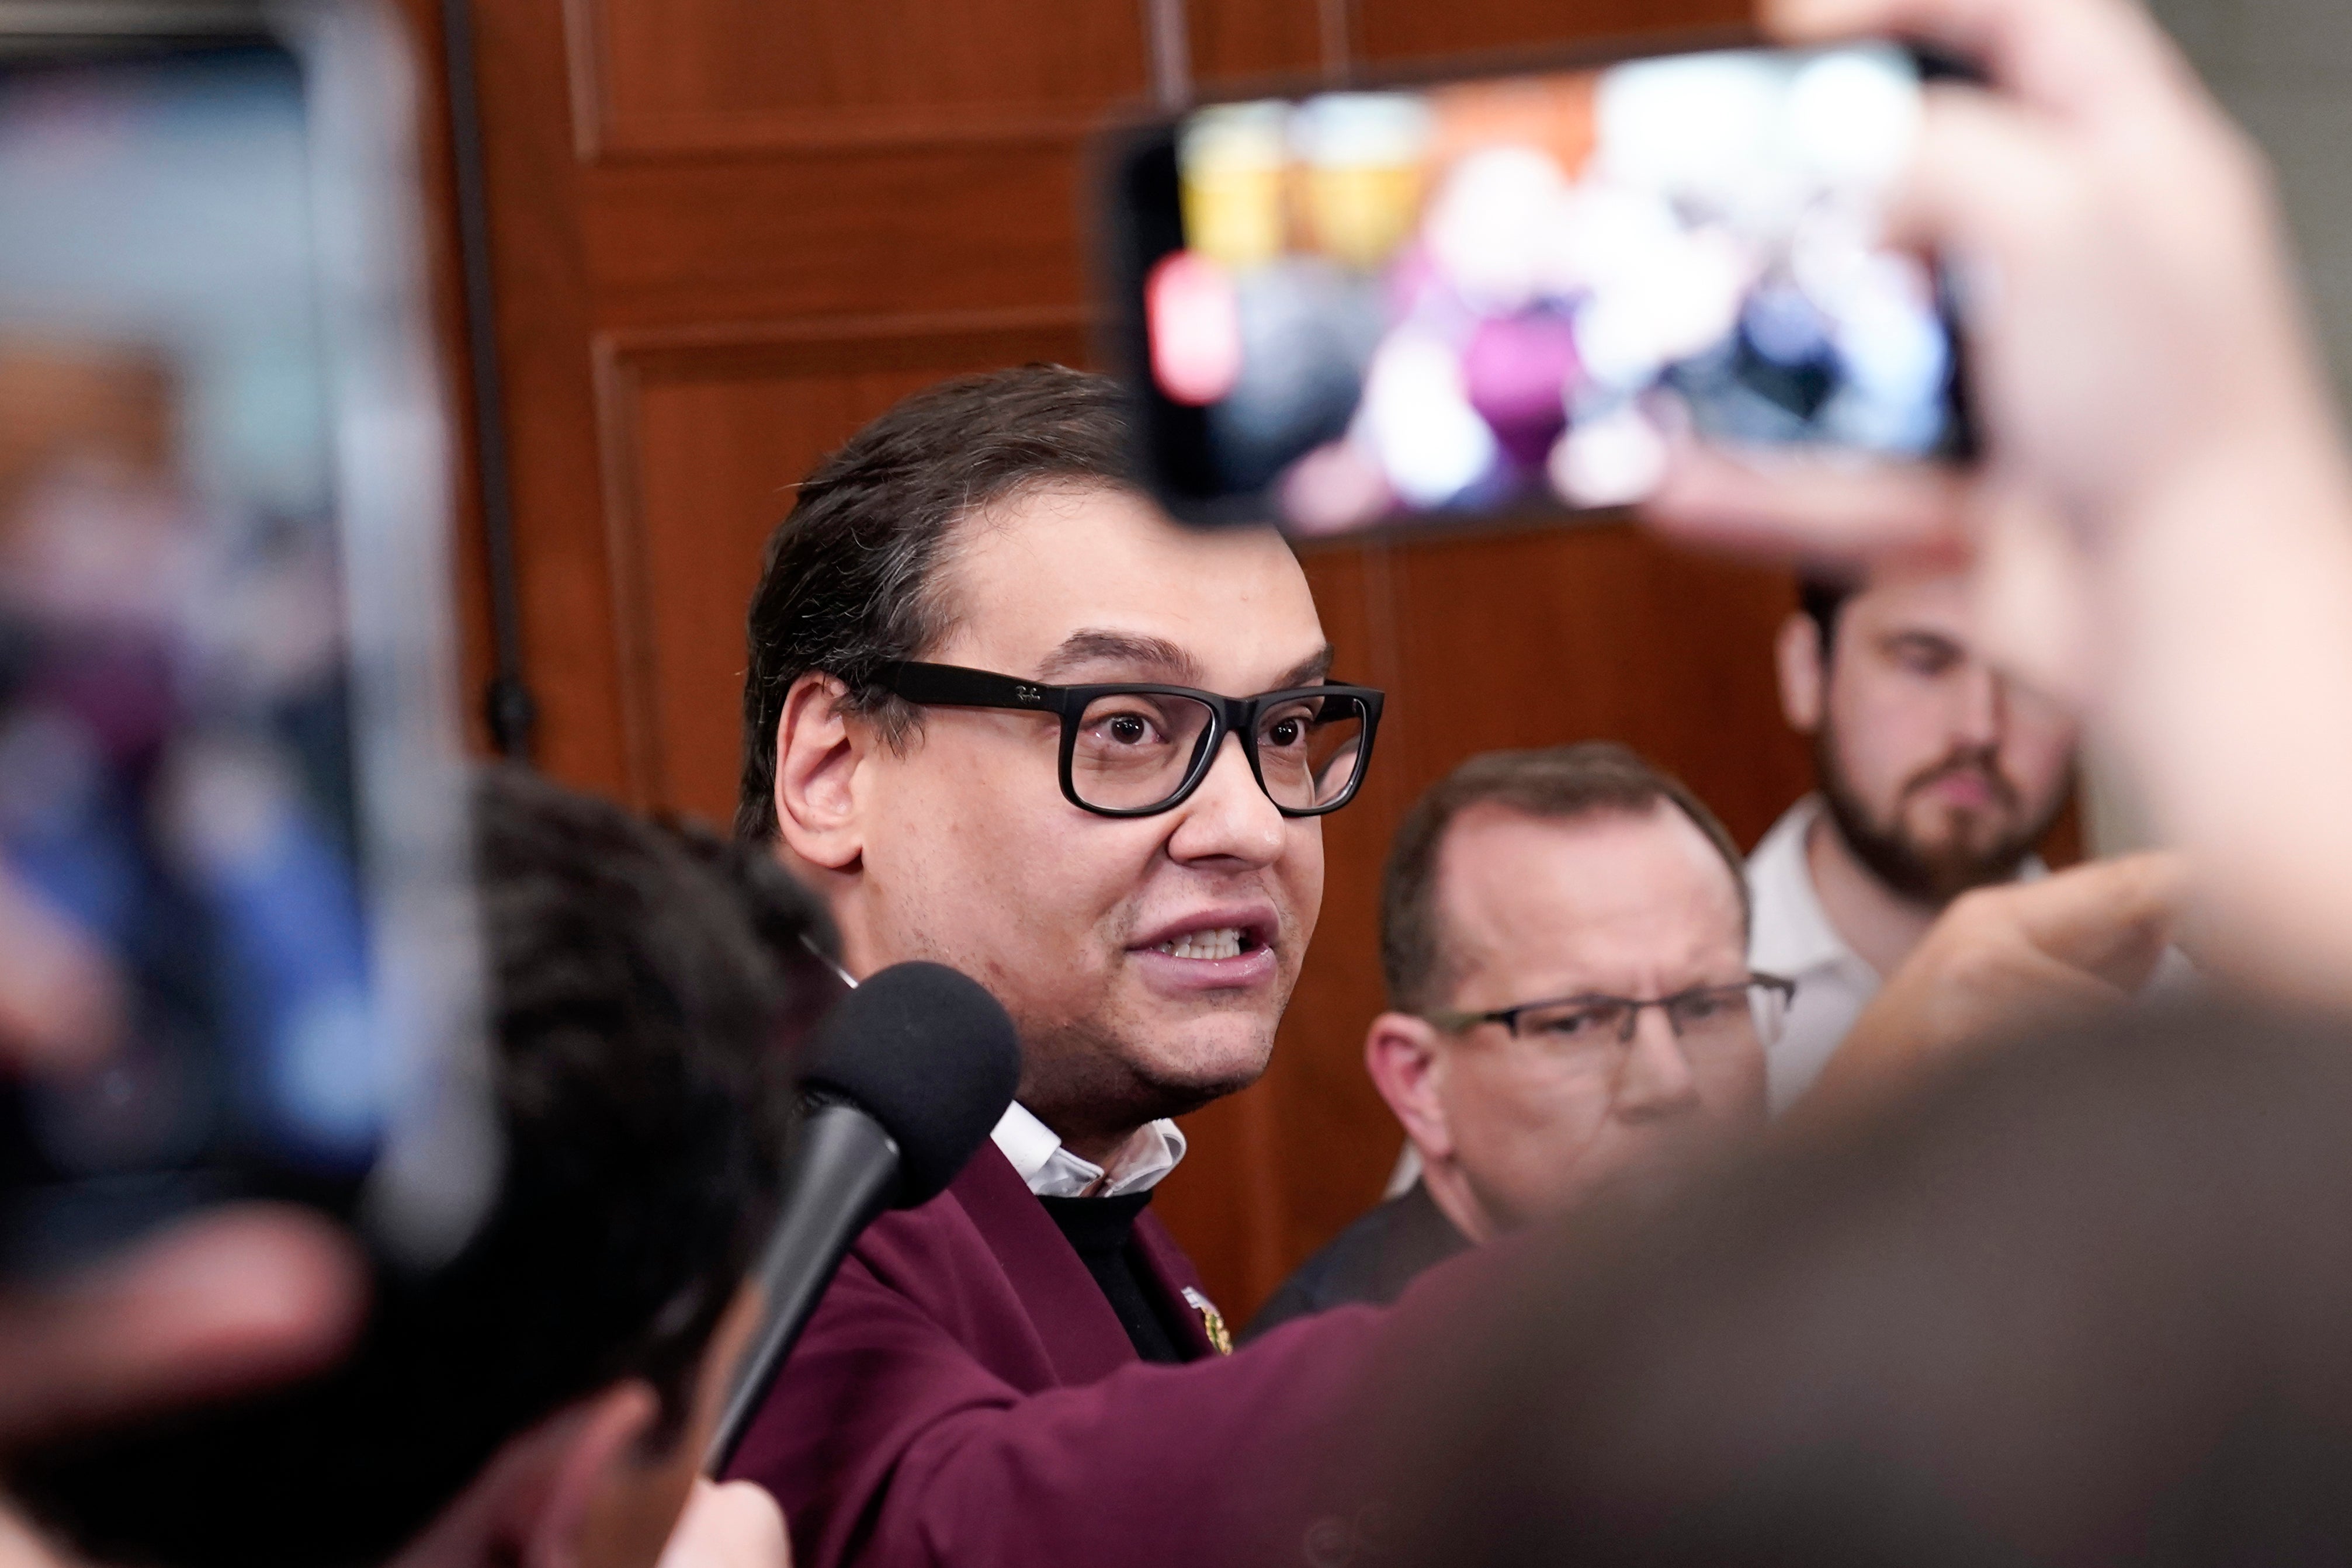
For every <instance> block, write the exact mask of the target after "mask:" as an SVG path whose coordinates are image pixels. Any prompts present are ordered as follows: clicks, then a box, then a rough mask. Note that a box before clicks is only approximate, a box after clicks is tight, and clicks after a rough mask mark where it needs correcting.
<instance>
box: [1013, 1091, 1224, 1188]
mask: <svg viewBox="0 0 2352 1568" xmlns="http://www.w3.org/2000/svg"><path fill="white" fill-rule="evenodd" d="M989 1137H990V1138H991V1139H992V1141H993V1142H995V1144H996V1146H997V1148H999V1149H1001V1150H1003V1152H1004V1157H1005V1158H1006V1159H1007V1160H1010V1161H1011V1162H1012V1163H1013V1169H1014V1170H1015V1171H1018V1172H1019V1173H1021V1179H1022V1180H1023V1181H1024V1182H1026V1183H1027V1184H1029V1190H1030V1191H1031V1192H1033V1193H1034V1194H1037V1195H1038V1196H1039V1197H1041V1198H1115V1197H1118V1196H1120V1195H1121V1194H1126V1193H1140V1192H1145V1191H1148V1190H1149V1189H1150V1188H1152V1187H1156V1186H1158V1185H1159V1184H1160V1181H1161V1179H1162V1178H1164V1177H1165V1176H1166V1175H1167V1174H1168V1173H1169V1172H1171V1171H1172V1170H1174V1169H1175V1168H1176V1163H1177V1162H1178V1161H1179V1160H1181V1159H1182V1158H1183V1157H1184V1134H1183V1133H1182V1132H1181V1131H1180V1130H1179V1129H1178V1128H1177V1126H1176V1124H1175V1123H1174V1122H1173V1121H1168V1120H1167V1119H1165V1118H1164V1117H1163V1118H1162V1119H1161V1120H1160V1121H1154V1122H1152V1123H1150V1125H1148V1126H1146V1127H1145V1128H1144V1129H1143V1136H1141V1137H1139V1138H1136V1139H1134V1140H1132V1141H1131V1142H1130V1145H1129V1149H1128V1150H1127V1151H1126V1152H1125V1154H1124V1156H1123V1157H1122V1158H1121V1159H1120V1160H1119V1161H1118V1169H1117V1170H1115V1171H1110V1172H1106V1171H1105V1170H1104V1169H1103V1168H1102V1167H1101V1166H1100V1165H1097V1164H1096V1163H1094V1162H1093V1161H1091V1160H1085V1159H1081V1158H1079V1157H1078V1156H1077V1155H1076V1154H1073V1153H1071V1152H1069V1151H1068V1150H1067V1149H1065V1148H1064V1147H1062V1141H1061V1140H1060V1139H1059V1138H1057V1137H1055V1135H1054V1130H1053V1129H1052V1128H1050V1127H1048V1126H1046V1125H1045V1123H1044V1122H1042V1121H1038V1120H1037V1118H1036V1117H1035V1116H1034V1115H1033V1114H1031V1112H1030V1110H1029V1108H1028V1107H1027V1106H1025V1105H1024V1104H1022V1103H1021V1102H1020V1101H1019V1100H1014V1101H1013V1103H1012V1104H1010V1105H1008V1106H1006V1107H1005V1108H1004V1114H1003V1116H1001V1117H999V1118H997V1121H996V1131H993V1132H992V1133H990V1134H989Z"/></svg>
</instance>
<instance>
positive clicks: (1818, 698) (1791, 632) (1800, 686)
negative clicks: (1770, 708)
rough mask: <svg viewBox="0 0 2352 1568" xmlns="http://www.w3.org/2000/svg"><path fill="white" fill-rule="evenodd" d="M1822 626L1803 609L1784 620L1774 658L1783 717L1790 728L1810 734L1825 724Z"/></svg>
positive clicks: (1825, 661)
mask: <svg viewBox="0 0 2352 1568" xmlns="http://www.w3.org/2000/svg"><path fill="white" fill-rule="evenodd" d="M1825 653H1826V650H1825V649H1823V648H1822V628H1821V627H1820V626H1817V625H1815V624H1814V621H1813V617H1812V616H1809V615H1806V614H1805V613H1804V612H1803V611H1802V610H1799V611H1795V612H1793V613H1792V614H1790V616H1789V618H1788V619H1787V620H1785V621H1782V622H1781V623H1780V636H1779V637H1777V638H1775V639H1774V641H1773V644H1772V661H1773V664H1774V665H1775V667H1776V668H1778V669H1779V670H1780V716H1781V717H1782V718H1784V719H1786V720H1788V721H1789V728H1790V729H1791V730H1794V731H1797V733H1799V734H1801V735H1810V734H1811V733H1812V732H1813V731H1816V730H1818V729H1820V728H1821V727H1822V700H1823V694H1822V688H1823V687H1824V685H1825V684H1826V682H1827V680H1828V678H1829V670H1828V662H1829V661H1828V659H1827V658H1826V657H1825Z"/></svg>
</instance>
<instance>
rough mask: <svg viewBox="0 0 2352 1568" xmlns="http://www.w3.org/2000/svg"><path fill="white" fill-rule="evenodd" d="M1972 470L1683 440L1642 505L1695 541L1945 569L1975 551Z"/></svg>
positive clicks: (1771, 553) (1672, 532)
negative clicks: (1868, 461)
mask: <svg viewBox="0 0 2352 1568" xmlns="http://www.w3.org/2000/svg"><path fill="white" fill-rule="evenodd" d="M1968 500H1969V478H1968V476H1967V475H1965V474H1963V473H1961V472H1959V471H1958V470H1955V469H1951V468H1939V467H1934V466H1929V465H1923V464H1903V465H1894V464H1873V465H1868V466H1864V465H1860V464H1856V463H1853V462H1851V461H1842V460H1836V459H1830V458H1818V457H1806V456H1801V455H1795V454H1786V453H1775V452H1763V451H1748V450H1742V451H1734V450H1730V449H1727V448H1724V447H1708V446H1704V445H1700V444H1698V443H1696V442H1692V441H1682V442H1679V443H1678V444H1677V446H1676V448H1675V454H1674V457H1673V458H1672V460H1671V461H1670V462H1669V464H1668V466H1667V471H1666V478H1665V480H1664V483H1663V484H1662V485H1660V487H1659V488H1658V489H1657V491H1656V492H1655V493H1654V494H1653V495H1652V496H1651V497H1650V499H1649V500H1648V501H1646V502H1645V503H1644V504H1643V509H1642V512H1643V518H1644V519H1645V520H1646V521H1648V522H1649V523H1650V524H1651V525H1652V526H1653V527H1654V528H1655V529H1656V530H1657V531H1659V532H1660V533H1663V534H1664V535H1666V536H1668V537H1669V538H1673V539H1676V540H1680V541H1683V542H1688V543H1693V544H1701V545H1705V546H1707V547H1708V548H1711V549H1716V550H1727V551H1731V552H1736V553H1738V554H1743V555H1750V556H1757V557H1760V558H1764V559H1769V560H1776V561H1788V562H1797V563H1803V564H1805V565H1807V566H1811V567H1820V568H1832V569H1836V568H1843V569H1852V568H1855V567H1859V566H1863V565H1865V564H1872V563H1886V562H1899V563H1905V564H1916V565H1917V566H1919V567H1921V568H1923V569H1933V570H1942V569H1948V568H1950V567H1953V566H1957V565H1959V564H1962V563H1965V562H1966V560H1967V558H1968V527H1967V521H1968Z"/></svg>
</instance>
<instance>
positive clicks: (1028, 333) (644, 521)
mask: <svg viewBox="0 0 2352 1568" xmlns="http://www.w3.org/2000/svg"><path fill="white" fill-rule="evenodd" d="M1085 350H1086V332H1085V328H1084V323H1083V321H1082V320H1081V319H1080V317H1079V315H1078V313H1077V312H1076V311H1073V310H1043V311H1029V312H999V313H998V314H997V315H995V316H993V317H977V318H956V317H933V318H926V319H886V320H880V321H849V322H839V323H827V324H824V325H822V326H819V325H813V324H805V323H804V324H799V325H789V324H788V325H769V326H766V327H756V326H753V327H741V328H734V329H727V330H723V331H706V332H699V333H679V332H670V333H639V334H635V335H626V336H624V335H615V336H613V337H609V338H607V339H606V340H604V342H603V343H602V344H601V345H600V348H599V360H600V364H601V366H602V374H600V375H599V377H598V392H599V397H600V400H601V402H602V403H603V406H604V429H605V439H604V456H605V462H606V464H607V468H608V489H607V499H606V502H605V505H606V516H607V519H608V521H609V523H610V526H611V529H612V531H613V543H612V551H613V559H614V562H615V563H616V564H618V565H619V566H620V567H621V571H620V573H619V579H620V581H621V583H622V584H623V589H624V591H623V593H622V594H621V596H620V602H619V605H618V607H617V610H616V614H617V616H618V617H619V620H618V623H617V626H616V636H617V637H618V639H619V643H620V648H621V671H622V682H623V684H622V691H621V708H622V721H623V725H624V730H625V734H626V736H627V738H628V752H629V778H630V785H631V792H632V793H633V794H634V795H636V796H637V797H638V798H640V799H642V800H645V801H647V802H649V803H653V804H656V805H665V806H669V807H672V808H676V809H682V810H687V811H691V812H694V813H697V814H698V815H700V816H704V817H706V818H708V819H709V820H710V821H712V822H715V823H719V824H725V823H728V822H730V821H731V820H732V819H733V817H734V813H735V784H736V779H737V775H738V773H739V771H740V768H739V764H740V751H741V731H740V728H739V725H738V722H737V716H738V711H739V710H738V707H737V704H736V703H735V702H732V701H725V700H719V699H720V698H721V697H723V696H727V695H736V696H740V692H741V690H742V684H743V670H744V658H745V649H744V643H743V616H744V609H745V606H746V605H749V604H750V603H751V590H752V588H753V586H754V585H755V584H757V582H758V579H759V574H760V552H761V546H762V545H763V544H764V543H765V542H766V540H767V537H768V535H769V533H770V531H772V530H773V529H774V528H775V526H776V524H777V523H778V522H779V521H782V518H783V515H784V514H785V513H786V512H787V511H789V510H792V500H793V485H794V484H796V483H797V482H798V481H799V480H800V479H801V477H802V476H803V475H804V474H806V473H807V472H808V471H809V470H810V469H811V468H814V467H815V466H816V463H817V460H818V459H819V458H822V457H824V454H825V453H827V452H829V451H831V450H832V449H833V448H834V447H837V446H839V445H840V444H841V443H842V442H843V441H844V440H845V439H846V438H847V437H849V436H850V434H851V433H852V432H854V431H855V430H856V428H857V427H858V426H860V425H863V424H865V423H866V421H867V420H869V419H871V418H873V417H874V416H876V415H877V414H880V413H881V412H882V411H883V410H884V409H886V408H887V407H889V406H890V405H892V404H893V403H896V402H897V401H898V399H899V398H901V397H904V396H905V395H907V394H908V393H910V392H913V391H915V390H916V389H917V388H919V387H922V386H927V385H929V384H931V383H932V382H935V381H937V380H939V379H940V377H942V376H945V375H952V374H957V373H958V372H961V371H971V370H992V369H994V368H996V367H998V366H1000V365H1005V364H1019V363H1024V362H1025V361H1029V360H1037V359H1044V360H1055V361H1060V362H1062V363H1076V362H1078V361H1080V360H1082V359H1083V357H1084V354H1085Z"/></svg>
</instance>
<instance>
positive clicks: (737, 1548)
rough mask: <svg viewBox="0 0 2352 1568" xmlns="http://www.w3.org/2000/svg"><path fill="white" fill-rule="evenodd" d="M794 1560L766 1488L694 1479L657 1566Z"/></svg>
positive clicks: (786, 1567)
mask: <svg viewBox="0 0 2352 1568" xmlns="http://www.w3.org/2000/svg"><path fill="white" fill-rule="evenodd" d="M792 1560H793V1552H792V1544H791V1542H790V1541H789V1540H788V1539H787V1538H786V1535H785V1531H784V1513H783V1510H782V1509H780V1508H778V1507H777V1506H776V1500H775V1499H774V1498H772V1497H771V1496H769V1495H768V1490H767V1489H766V1488H764V1487H761V1486H759V1485H757V1484H755V1483H753V1482H751V1481H723V1482H721V1481H712V1480H708V1479H703V1478H701V1477H697V1478H696V1479H695V1482H694V1495H693V1496H692V1497H690V1498H688V1500H687V1504H686V1511H685V1512H684V1513H682V1514H680V1515H679V1516H678V1521H677V1529H675V1530H673V1531H670V1537H669V1544H668V1545H667V1546H666V1547H664V1548H663V1549H662V1554H661V1562H660V1563H659V1564H658V1568H791V1564H792ZM0 1568H5V1565H0Z"/></svg>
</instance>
